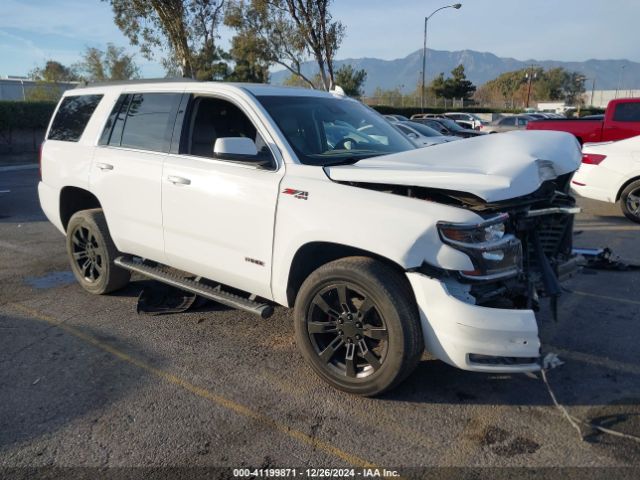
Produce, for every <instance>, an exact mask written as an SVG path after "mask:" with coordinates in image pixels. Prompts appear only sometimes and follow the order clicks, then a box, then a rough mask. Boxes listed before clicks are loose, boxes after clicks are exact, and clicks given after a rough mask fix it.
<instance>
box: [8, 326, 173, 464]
mask: <svg viewBox="0 0 640 480" xmlns="http://www.w3.org/2000/svg"><path fill="white" fill-rule="evenodd" d="M81 330H82V332H83V333H85V334H87V335H90V336H92V337H94V338H96V339H98V340H100V341H104V342H105V343H108V344H109V345H112V346H114V347H116V348H119V349H121V350H124V351H126V352H131V354H132V355H133V356H135V357H141V358H149V357H150V354H149V353H148V352H144V351H142V350H141V348H140V347H139V346H137V345H132V344H131V342H130V340H127V342H126V344H124V343H123V342H121V341H120V340H119V339H118V338H117V337H114V336H113V335H108V336H107V335H105V334H104V333H101V332H100V331H97V330H95V329H92V328H90V327H86V326H83V327H81ZM120 343H122V345H119V344H120ZM153 361H154V364H156V365H158V366H159V367H161V363H162V361H161V360H160V359H154V360H153ZM148 379H149V377H148V374H147V373H145V372H144V371H143V370H141V369H140V368H137V367H135V366H132V365H129V364H128V363H125V362H123V361H121V360H119V359H117V358H116V357H114V356H113V355H112V354H110V353H107V352H105V351H103V350H102V349H100V348H98V347H97V346H92V345H91V344H89V343H87V342H86V341H83V340H81V339H79V338H77V337H76V336H74V335H72V334H70V333H68V332H66V331H64V330H62V329H60V328H57V327H54V326H51V325H49V324H47V323H44V322H41V321H37V320H33V319H29V318H26V317H22V316H20V317H14V316H2V317H0V453H2V452H7V451H9V450H11V449H12V447H15V446H18V445H28V442H29V441H30V440H32V439H35V438H38V437H41V436H46V435H49V434H51V433H53V432H56V431H59V430H61V429H64V428H65V427H66V426H68V425H69V424H71V423H73V422H74V421H75V420H76V419H78V418H80V417H86V418H89V419H90V420H89V424H90V425H97V424H98V423H99V421H100V417H101V416H103V415H104V413H105V410H106V409H108V407H109V406H110V405H112V404H114V403H115V402H117V401H118V400H119V399H121V398H123V397H125V396H126V395H127V394H128V393H129V392H130V391H134V390H139V389H140V388H141V386H142V385H143V384H144V383H145V382H147V381H148ZM122 421H124V422H128V421H130V422H133V418H128V419H127V418H123V419H122ZM40 454H42V452H41V453H40ZM34 455H38V452H34Z"/></svg>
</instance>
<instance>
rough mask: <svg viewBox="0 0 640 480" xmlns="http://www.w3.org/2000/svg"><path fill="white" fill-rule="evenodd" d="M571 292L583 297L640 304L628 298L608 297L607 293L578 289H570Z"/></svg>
mask: <svg viewBox="0 0 640 480" xmlns="http://www.w3.org/2000/svg"><path fill="white" fill-rule="evenodd" d="M571 293H575V294H576V295H582V296H583V297H593V298H600V299H602V300H611V301H613V302H622V303H630V304H632V305H640V301H638V300H629V299H628V298H617V297H609V296H607V295H598V294H596V293H588V292H581V291H579V290H571Z"/></svg>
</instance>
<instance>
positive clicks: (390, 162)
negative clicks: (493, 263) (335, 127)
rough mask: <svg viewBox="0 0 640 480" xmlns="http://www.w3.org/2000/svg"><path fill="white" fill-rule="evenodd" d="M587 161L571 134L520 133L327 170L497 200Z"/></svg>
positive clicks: (348, 177) (352, 178)
mask: <svg viewBox="0 0 640 480" xmlns="http://www.w3.org/2000/svg"><path fill="white" fill-rule="evenodd" d="M581 159H582V155H581V152H580V145H579V144H578V142H577V140H576V139H575V137H574V136H573V135H571V134H568V133H564V132H551V131H520V132H509V133H500V134H495V135H483V136H480V137H475V138H470V139H466V140H463V141H458V142H450V143H443V144H441V145H435V146H433V147H429V148H422V149H416V150H409V151H406V152H400V153H394V154H391V155H385V156H382V157H374V158H369V159H365V160H360V161H359V162H357V163H355V164H353V165H337V166H330V167H325V171H326V172H327V175H328V176H329V178H331V179H332V180H335V181H338V182H358V183H373V184H386V185H406V186H416V187H427V188H437V189H441V190H452V191H458V192H466V193H471V194H473V195H475V196H477V197H480V198H482V199H483V200H485V201H486V202H497V201H501V200H507V199H511V198H515V197H520V196H523V195H528V194H530V193H532V192H534V191H535V190H537V189H538V188H539V187H540V185H541V184H542V182H544V181H546V180H551V179H553V178H555V177H557V176H559V175H563V174H566V173H569V172H573V171H575V170H576V169H577V168H578V167H579V166H580V162H581Z"/></svg>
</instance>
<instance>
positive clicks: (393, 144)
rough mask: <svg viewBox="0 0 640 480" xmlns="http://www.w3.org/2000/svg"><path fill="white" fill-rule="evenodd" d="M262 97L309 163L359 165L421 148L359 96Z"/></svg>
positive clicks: (304, 161)
mask: <svg viewBox="0 0 640 480" xmlns="http://www.w3.org/2000/svg"><path fill="white" fill-rule="evenodd" d="M258 100H259V101H260V103H261V104H262V105H263V106H264V108H265V109H266V110H267V112H268V113H269V115H271V117H272V118H273V120H274V121H275V122H276V124H277V125H278V127H279V128H280V130H281V131H282V133H283V134H284V136H285V137H286V139H287V141H288V142H289V144H290V145H291V147H292V148H293V150H294V151H295V152H296V154H297V155H298V158H299V159H300V162H302V163H304V164H307V165H321V166H324V165H336V164H340V163H354V162H356V161H358V160H362V159H364V158H368V157H374V156H378V155H386V154H389V153H396V152H404V151H405V150H413V149H415V148H416V147H415V145H413V143H411V141H410V140H409V139H408V138H406V137H405V136H404V135H402V134H401V133H400V132H399V131H398V130H396V129H395V128H394V127H392V126H391V125H390V124H389V122H387V120H385V119H384V117H383V116H382V115H380V114H378V113H376V112H375V111H373V110H371V109H370V108H368V107H365V106H364V105H362V104H361V103H360V102H357V101H355V100H348V99H341V98H328V97H291V96H259V97H258Z"/></svg>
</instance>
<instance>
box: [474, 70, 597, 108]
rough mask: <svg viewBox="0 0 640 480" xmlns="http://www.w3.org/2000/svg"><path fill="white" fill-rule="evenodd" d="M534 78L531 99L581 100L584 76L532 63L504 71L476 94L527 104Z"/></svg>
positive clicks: (481, 97)
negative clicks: (530, 65) (534, 65)
mask: <svg viewBox="0 0 640 480" xmlns="http://www.w3.org/2000/svg"><path fill="white" fill-rule="evenodd" d="M529 81H531V92H530V95H529V97H530V101H542V100H563V101H565V102H567V103H568V104H575V103H579V102H580V99H581V96H582V94H583V93H584V81H585V79H584V76H583V75H581V74H579V73H577V72H569V71H567V70H565V69H564V68H561V67H557V68H551V69H549V70H546V71H545V70H544V69H543V68H542V67H530V68H524V69H521V70H515V71H512V72H505V73H503V74H501V75H499V76H498V77H496V78H495V79H493V80H491V81H489V82H487V83H485V84H484V85H482V86H481V87H480V88H479V89H478V91H477V94H476V95H475V98H476V99H477V100H478V101H481V102H484V103H499V102H503V103H504V104H507V105H510V106H512V107H515V106H516V105H525V103H526V98H527V94H528V90H529Z"/></svg>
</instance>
